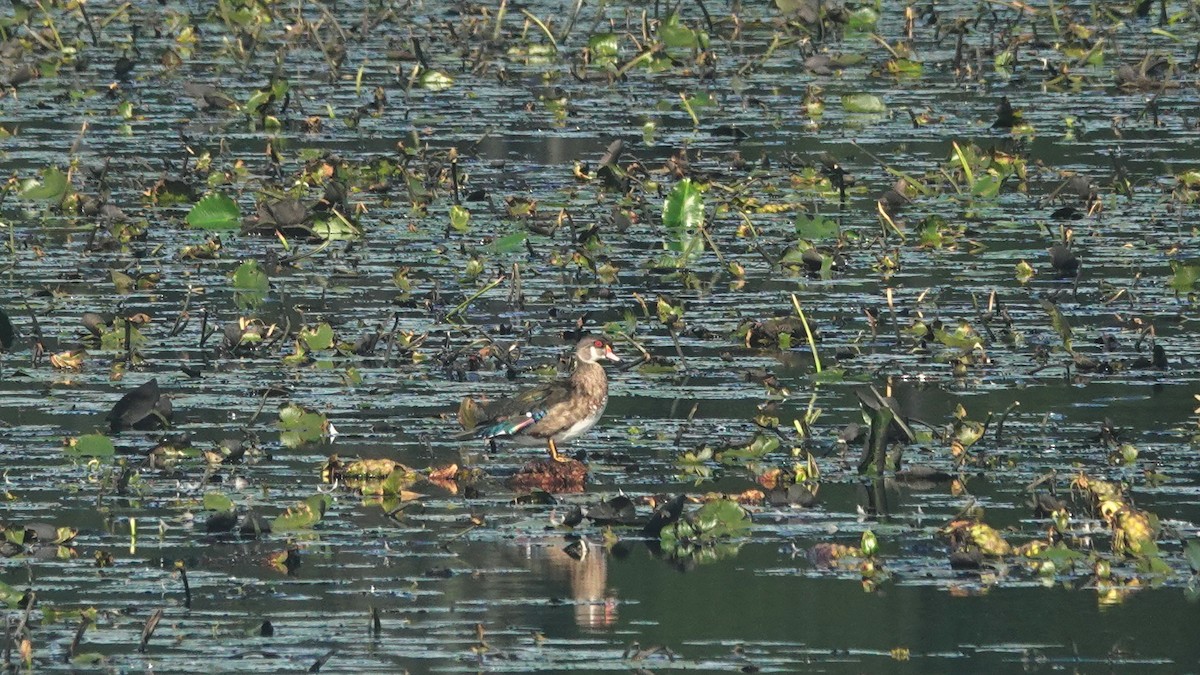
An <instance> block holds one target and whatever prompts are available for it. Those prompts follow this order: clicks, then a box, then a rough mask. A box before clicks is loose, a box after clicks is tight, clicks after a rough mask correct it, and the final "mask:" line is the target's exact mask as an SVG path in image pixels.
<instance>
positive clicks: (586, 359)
mask: <svg viewBox="0 0 1200 675" xmlns="http://www.w3.org/2000/svg"><path fill="white" fill-rule="evenodd" d="M575 358H577V359H579V360H580V361H582V362H583V363H597V362H599V361H600V360H601V359H605V360H608V361H620V360H621V357H619V356H617V355H616V354H614V353H613V348H612V341H611V340H609V339H608V338H606V337H604V336H603V335H589V336H587V337H585V338H583V339H582V340H580V341H579V344H577V345H575Z"/></svg>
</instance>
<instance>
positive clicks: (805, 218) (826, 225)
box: [796, 213, 838, 240]
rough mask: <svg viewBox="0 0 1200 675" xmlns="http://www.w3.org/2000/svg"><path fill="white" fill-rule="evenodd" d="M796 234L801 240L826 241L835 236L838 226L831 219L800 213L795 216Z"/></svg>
mask: <svg viewBox="0 0 1200 675" xmlns="http://www.w3.org/2000/svg"><path fill="white" fill-rule="evenodd" d="M796 234H798V235H800V237H801V238H802V239H809V240H813V239H828V238H830V237H836V236H837V234H838V224H837V221H836V220H834V219H832V218H826V217H825V216H821V215H809V214H807V213H801V214H800V215H798V216H796Z"/></svg>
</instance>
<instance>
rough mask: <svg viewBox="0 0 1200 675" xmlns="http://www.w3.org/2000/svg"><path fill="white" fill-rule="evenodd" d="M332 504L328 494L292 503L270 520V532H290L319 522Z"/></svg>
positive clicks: (304, 528) (305, 528) (307, 527)
mask: <svg viewBox="0 0 1200 675" xmlns="http://www.w3.org/2000/svg"><path fill="white" fill-rule="evenodd" d="M332 505H333V497H330V496H329V495H320V494H318V495H313V496H311V497H309V498H308V499H305V500H304V501H302V502H299V503H298V504H294V505H293V506H291V507H290V508H288V510H287V511H284V512H283V514H281V515H280V516H279V517H277V518H275V520H272V521H271V531H272V532H290V531H295V530H307V529H309V528H311V527H312V526H313V525H316V524H317V523H319V522H321V519H322V518H324V517H325V512H326V511H327V510H328V509H329V507H330V506H332Z"/></svg>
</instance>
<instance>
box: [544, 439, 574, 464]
mask: <svg viewBox="0 0 1200 675" xmlns="http://www.w3.org/2000/svg"><path fill="white" fill-rule="evenodd" d="M547 449H548V450H550V459H552V460H554V461H556V462H569V461H571V458H569V457H563V456H562V455H560V454H559V453H558V446H557V445H555V444H554V439H553V438H551V439H549V440H548V441H547Z"/></svg>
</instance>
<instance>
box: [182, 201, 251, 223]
mask: <svg viewBox="0 0 1200 675" xmlns="http://www.w3.org/2000/svg"><path fill="white" fill-rule="evenodd" d="M186 220H187V224H188V225H190V226H192V227H195V228H198V229H201V230H235V229H237V228H238V227H240V226H241V224H242V212H241V209H239V208H238V205H237V202H235V201H233V199H231V198H229V197H227V196H225V195H223V194H221V193H219V192H213V193H210V194H207V195H204V197H203V198H201V199H200V201H198V202H196V205H195V206H193V207H192V210H191V211H188V214H187V219H186Z"/></svg>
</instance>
